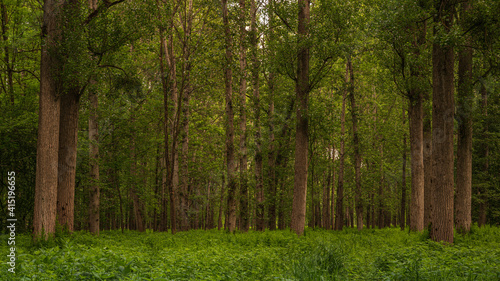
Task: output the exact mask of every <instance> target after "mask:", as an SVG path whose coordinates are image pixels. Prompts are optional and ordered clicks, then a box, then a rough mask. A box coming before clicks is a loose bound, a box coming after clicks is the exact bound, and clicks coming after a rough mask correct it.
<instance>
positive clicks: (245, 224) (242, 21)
mask: <svg viewBox="0 0 500 281" xmlns="http://www.w3.org/2000/svg"><path fill="white" fill-rule="evenodd" d="M245 1H246V0H239V6H240V18H239V25H240V40H239V43H240V57H239V61H240V159H239V160H240V193H241V194H240V219H241V230H242V231H244V232H246V231H248V229H249V214H248V175H247V170H248V167H247V166H248V165H247V143H246V142H247V114H246V99H247V95H246V92H247V71H246V67H247V59H246V52H247V46H246V45H247V44H246V43H245V41H246V33H247V32H246V9H245Z"/></svg>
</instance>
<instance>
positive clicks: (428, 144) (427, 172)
mask: <svg viewBox="0 0 500 281" xmlns="http://www.w3.org/2000/svg"><path fill="white" fill-rule="evenodd" d="M424 99H425V100H426V101H430V98H429V95H428V94H426V95H424ZM431 114H432V112H431V111H430V110H425V111H424V124H423V138H424V227H426V228H428V227H429V225H430V224H431V221H432V204H433V203H432V200H433V198H434V197H433V195H432V194H433V192H432V184H431V183H432V180H431V179H432V176H433V171H432V125H431V119H432V118H431Z"/></svg>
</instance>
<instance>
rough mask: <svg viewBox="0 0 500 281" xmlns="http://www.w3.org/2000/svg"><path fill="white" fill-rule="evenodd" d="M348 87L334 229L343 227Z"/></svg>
mask: <svg viewBox="0 0 500 281" xmlns="http://www.w3.org/2000/svg"><path fill="white" fill-rule="evenodd" d="M344 81H345V83H346V85H347V83H348V81H349V64H348V63H347V62H346V66H345V79H344ZM347 92H348V89H347V88H345V89H344V91H342V111H341V113H340V152H339V162H340V164H339V180H338V185H337V203H336V210H335V230H342V228H343V227H344V167H345V140H344V138H345V105H346V100H347Z"/></svg>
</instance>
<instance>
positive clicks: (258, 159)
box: [250, 0, 265, 231]
mask: <svg viewBox="0 0 500 281" xmlns="http://www.w3.org/2000/svg"><path fill="white" fill-rule="evenodd" d="M250 18H251V22H250V46H251V48H250V60H251V63H252V88H253V107H254V109H253V110H254V124H255V125H254V126H255V135H254V137H255V144H256V151H255V193H256V199H257V206H256V211H255V212H256V223H255V224H256V229H257V230H259V231H264V229H265V217H264V212H265V204H264V184H263V179H262V174H263V168H262V166H263V161H262V158H263V157H262V138H261V125H260V111H261V108H260V89H259V69H260V62H259V60H258V56H257V47H258V46H257V44H258V37H257V5H256V3H255V0H251V2H250Z"/></svg>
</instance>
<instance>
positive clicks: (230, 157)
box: [222, 0, 237, 232]
mask: <svg viewBox="0 0 500 281" xmlns="http://www.w3.org/2000/svg"><path fill="white" fill-rule="evenodd" d="M222 22H223V25H224V26H223V28H224V37H225V49H226V58H225V59H226V61H225V64H224V82H225V94H226V118H227V120H226V165H227V181H228V183H227V190H228V196H227V206H228V209H229V210H228V217H227V218H226V219H227V222H228V229H229V232H233V231H234V230H235V227H236V198H235V196H236V187H237V183H236V162H235V159H234V112H233V97H232V95H233V87H232V75H233V74H232V73H233V72H232V69H231V64H232V60H233V53H232V38H231V31H230V27H229V17H228V8H227V0H222Z"/></svg>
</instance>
